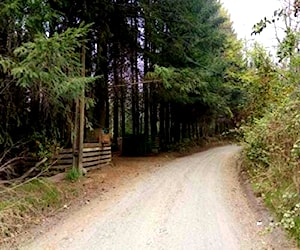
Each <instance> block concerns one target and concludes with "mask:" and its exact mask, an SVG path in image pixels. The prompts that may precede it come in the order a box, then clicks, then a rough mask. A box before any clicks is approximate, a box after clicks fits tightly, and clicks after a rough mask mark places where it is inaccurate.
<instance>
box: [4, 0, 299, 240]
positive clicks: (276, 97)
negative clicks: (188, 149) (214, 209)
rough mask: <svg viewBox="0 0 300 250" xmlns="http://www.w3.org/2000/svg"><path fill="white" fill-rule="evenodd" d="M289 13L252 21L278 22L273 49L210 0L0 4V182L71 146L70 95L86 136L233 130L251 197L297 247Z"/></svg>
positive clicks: (165, 137) (173, 137)
mask: <svg viewBox="0 0 300 250" xmlns="http://www.w3.org/2000/svg"><path fill="white" fill-rule="evenodd" d="M270 7H272V6H270ZM299 10H300V4H299V1H298V0H283V1H282V8H281V9H279V10H274V15H273V16H270V17H262V19H261V21H260V22H258V23H257V24H255V25H254V29H253V35H259V33H261V32H264V29H265V27H267V26H271V25H272V26H274V27H275V29H274V34H276V35H278V34H279V33H280V32H279V33H278V31H279V30H280V31H282V30H283V31H284V32H283V35H282V36H277V39H278V48H277V54H276V56H274V55H273V56H271V55H270V54H269V53H268V52H267V51H266V50H265V49H264V48H263V47H262V46H261V45H259V44H255V45H253V46H251V48H250V49H245V46H244V44H243V42H241V41H239V40H238V39H237V38H236V35H235V33H234V31H233V29H232V26H231V22H230V18H229V16H228V14H227V13H226V11H224V9H223V8H222V6H221V4H220V3H219V2H218V1H216V0H210V1H207V0H185V1H180V0H127V1H126V0H113V1H109V0H90V1H87V0H82V1H79V0H75V1H67V0H62V1H58V0H2V1H0V179H10V178H16V177H18V176H19V175H22V173H23V172H24V171H25V170H24V159H27V160H28V159H31V158H33V159H37V158H38V159H44V158H45V156H46V158H49V157H50V156H51V154H53V152H54V151H55V150H57V148H63V147H70V146H71V145H72V143H73V141H74V131H76V126H78V124H77V122H78V114H79V113H80V109H78V107H79V106H78V103H84V104H85V105H84V110H85V116H84V117H83V119H84V127H85V140H86V141H88V140H90V139H91V137H93V131H94V132H95V131H99V129H103V130H106V131H108V132H109V133H110V134H111V135H112V137H113V140H112V141H113V146H114V148H116V149H117V141H118V138H119V137H123V139H124V138H131V139H132V142H134V143H135V144H136V143H138V145H139V147H143V148H144V150H143V151H142V153H147V152H151V148H152V147H153V145H154V144H156V142H157V141H159V148H160V149H161V150H166V149H169V147H170V146H172V145H174V144H178V143H185V142H189V141H192V140H198V139H203V138H205V137H209V136H214V135H219V134H224V133H227V132H228V131H230V130H231V131H232V129H234V128H238V129H236V130H235V132H236V133H235V135H236V136H237V137H238V138H239V139H240V140H241V141H243V142H244V156H245V159H244V165H245V166H246V170H247V172H248V173H249V174H250V176H251V178H252V180H253V186H254V188H255V190H256V192H257V194H258V195H259V196H261V197H262V198H263V199H264V200H265V202H266V204H267V205H268V206H269V207H270V208H271V209H272V210H273V211H274V212H275V213H276V214H277V216H278V221H279V224H280V225H282V226H284V227H285V228H286V229H288V230H289V232H290V233H291V234H292V235H293V236H294V237H295V238H296V239H297V240H298V242H299V244H300V238H299V237H300V219H299V218H300V202H299V193H300V169H299V168H300V160H299V159H300V137H299V130H300V125H299V124H300V123H299V119H300V117H299V110H300V103H299V101H300V99H299V98H300V97H299V79H300V71H299V68H300V57H299V38H300V34H299V12H300V11H299ZM241 11H244V10H241ZM258 21H259V20H258ZM81 107H82V106H81ZM81 111H82V110H81ZM81 114H82V112H81ZM158 138H159V139H158ZM179 145H182V144H179ZM44 164H45V162H43V165H44ZM13 165H16V166H17V168H12V166H13Z"/></svg>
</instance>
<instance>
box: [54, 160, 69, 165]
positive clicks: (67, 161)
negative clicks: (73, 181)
mask: <svg viewBox="0 0 300 250" xmlns="http://www.w3.org/2000/svg"><path fill="white" fill-rule="evenodd" d="M64 164H71V165H72V164H73V159H58V160H57V161H56V163H55V164H54V165H64Z"/></svg>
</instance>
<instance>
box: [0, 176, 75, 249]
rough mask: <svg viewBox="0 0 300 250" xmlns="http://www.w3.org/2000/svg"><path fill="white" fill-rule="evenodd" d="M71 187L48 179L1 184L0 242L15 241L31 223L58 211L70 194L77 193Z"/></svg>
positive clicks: (39, 221)
mask: <svg viewBox="0 0 300 250" xmlns="http://www.w3.org/2000/svg"><path fill="white" fill-rule="evenodd" d="M71 189H72V187H71V186H68V187H66V185H56V184H54V183H51V182H49V181H47V180H45V179H33V180H31V181H29V182H27V183H24V184H21V185H18V186H10V187H0V246H1V245H5V244H6V243H8V242H11V241H13V239H14V238H16V237H17V236H18V235H20V234H22V233H23V232H24V231H25V230H26V228H27V227H28V226H31V225H34V224H40V223H41V222H42V219H43V218H44V217H45V216H48V215H51V214H54V213H56V212H57V211H58V210H59V209H61V208H62V207H63V205H64V203H65V202H66V200H67V199H68V197H66V196H69V198H70V196H74V197H76V192H74V191H72V190H71Z"/></svg>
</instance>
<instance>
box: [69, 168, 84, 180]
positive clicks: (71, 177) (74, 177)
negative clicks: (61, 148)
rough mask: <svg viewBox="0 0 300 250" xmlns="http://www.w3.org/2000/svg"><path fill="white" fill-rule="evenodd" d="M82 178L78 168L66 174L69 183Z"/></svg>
mask: <svg viewBox="0 0 300 250" xmlns="http://www.w3.org/2000/svg"><path fill="white" fill-rule="evenodd" d="M81 176H82V173H81V172H80V171H79V170H78V169H77V168H71V169H70V170H69V171H68V172H67V174H66V179H67V180H69V181H77V180H78V179H79V178H80V177H81Z"/></svg>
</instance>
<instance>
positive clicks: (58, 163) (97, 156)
mask: <svg viewBox="0 0 300 250" xmlns="http://www.w3.org/2000/svg"><path fill="white" fill-rule="evenodd" d="M53 161H54V164H53V166H52V167H51V168H52V169H69V168H72V165H73V150H72V149H71V148H68V149H62V150H61V151H60V152H59V154H58V155H57V156H55V157H54V159H53ZM110 162H111V146H110V145H109V144H101V143H84V145H83V167H84V168H97V167H99V166H101V165H106V164H108V163H110Z"/></svg>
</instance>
